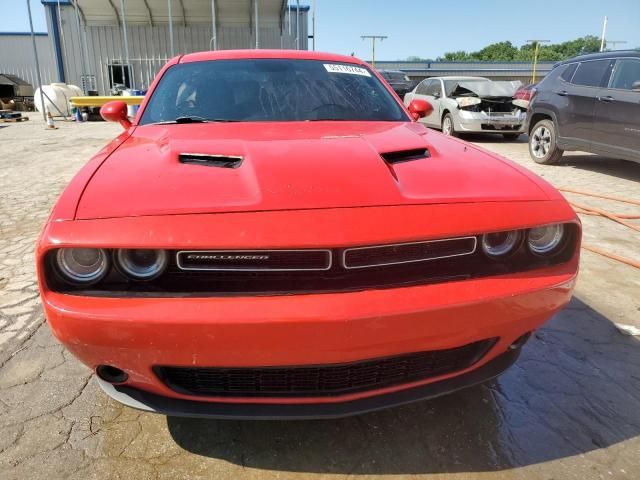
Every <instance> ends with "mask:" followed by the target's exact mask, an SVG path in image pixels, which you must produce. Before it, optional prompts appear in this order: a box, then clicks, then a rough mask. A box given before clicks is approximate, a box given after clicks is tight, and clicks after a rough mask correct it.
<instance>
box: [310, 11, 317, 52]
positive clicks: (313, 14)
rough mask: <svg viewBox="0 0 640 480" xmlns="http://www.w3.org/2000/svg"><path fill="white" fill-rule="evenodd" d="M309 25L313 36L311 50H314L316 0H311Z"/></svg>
mask: <svg viewBox="0 0 640 480" xmlns="http://www.w3.org/2000/svg"><path fill="white" fill-rule="evenodd" d="M311 27H312V28H313V38H312V39H311V44H312V45H313V51H314V52H315V51H316V0H313V10H312V12H311Z"/></svg>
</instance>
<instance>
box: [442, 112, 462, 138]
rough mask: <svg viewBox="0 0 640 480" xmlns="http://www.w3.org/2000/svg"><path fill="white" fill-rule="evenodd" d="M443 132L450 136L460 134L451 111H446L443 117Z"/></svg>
mask: <svg viewBox="0 0 640 480" xmlns="http://www.w3.org/2000/svg"><path fill="white" fill-rule="evenodd" d="M442 133H444V134H445V135H448V136H450V137H457V136H458V132H456V127H455V124H454V123H453V116H452V115H451V114H450V113H446V114H445V116H444V117H442Z"/></svg>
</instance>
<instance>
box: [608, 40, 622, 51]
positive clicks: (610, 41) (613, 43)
mask: <svg viewBox="0 0 640 480" xmlns="http://www.w3.org/2000/svg"><path fill="white" fill-rule="evenodd" d="M604 43H605V47H608V46H609V45H611V50H615V46H616V45H620V44H623V43H627V41H626V40H606V41H605V42H604Z"/></svg>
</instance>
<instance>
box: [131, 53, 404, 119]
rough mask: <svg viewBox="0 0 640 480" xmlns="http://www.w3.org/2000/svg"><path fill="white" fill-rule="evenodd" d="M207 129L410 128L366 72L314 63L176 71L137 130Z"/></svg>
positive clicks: (213, 65)
mask: <svg viewBox="0 0 640 480" xmlns="http://www.w3.org/2000/svg"><path fill="white" fill-rule="evenodd" d="M178 118H202V119H207V120H210V121H241V122H261V121H280V122H287V121H305V120H309V121H315V120H362V121H407V120H408V117H407V115H406V113H405V112H404V110H403V109H402V107H401V106H400V105H399V104H398V102H396V101H395V100H394V98H393V96H392V94H391V93H390V92H389V91H388V90H387V89H386V88H385V87H384V86H383V85H382V83H381V82H380V81H379V80H378V79H377V78H376V77H375V76H374V75H373V74H372V73H371V71H370V70H369V69H368V68H365V67H362V66H359V65H352V64H342V63H333V62H329V61H326V62H324V61H316V60H290V59H247V60H216V61H205V62H194V63H184V64H178V65H174V66H173V67H171V68H169V69H168V70H167V72H166V73H165V74H164V75H163V77H162V79H161V80H160V82H159V83H158V86H157V87H156V89H155V91H154V92H153V94H152V96H151V98H150V99H149V103H148V104H147V107H146V108H145V110H144V114H143V116H142V119H141V121H140V124H141V125H144V124H149V123H158V122H174V121H175V120H176V119H178Z"/></svg>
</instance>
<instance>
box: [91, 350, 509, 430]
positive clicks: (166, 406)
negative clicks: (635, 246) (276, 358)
mask: <svg viewBox="0 0 640 480" xmlns="http://www.w3.org/2000/svg"><path fill="white" fill-rule="evenodd" d="M520 351H521V350H520V349H517V350H508V351H506V352H505V353H503V354H501V355H499V356H498V357H496V358H494V359H493V360H491V361H489V362H488V363H486V364H485V365H483V366H481V367H479V368H476V369H475V370H471V371H470V372H467V373H464V374H461V375H457V376H455V377H451V378H448V379H445V380H441V381H439V382H434V383H429V384H427V385H422V386H420V387H415V388H408V389H405V390H400V391H397V392H392V393H386V394H383V395H376V396H372V397H366V398H361V399H358V400H351V401H348V402H337V403H316V404H259V403H218V402H198V401H195V400H182V399H175V398H169V397H163V396H160V395H155V394H153V393H149V392H145V391H142V390H137V389H135V388H131V387H127V386H124V385H111V384H109V383H107V382H105V381H103V380H100V379H98V384H99V385H100V387H101V388H102V389H103V390H104V391H105V393H106V394H107V395H109V396H110V397H111V398H113V399H115V400H117V401H119V402H120V403H123V404H124V405H127V406H129V407H132V408H137V409H139V410H144V411H147V412H154V413H160V414H163V415H168V416H175V417H200V418H219V419H236V420H284V419H286V420H305V419H330V418H340V417H348V416H351V415H360V414H363V413H367V412H372V411H375V410H382V409H385V408H390V407H395V406H399V405H404V404H407V403H412V402H416V401H419V400H425V399H427V398H434V397H439V396H442V395H446V394H449V393H452V392H455V391H456V390H460V389H462V388H467V387H471V386H473V385H477V384H479V383H483V382H486V381H487V380H490V379H492V378H494V377H497V376H498V375H500V374H501V373H502V372H503V371H505V370H506V369H507V368H509V367H510V366H511V365H513V363H514V362H515V361H516V360H517V359H518V356H519V355H520Z"/></svg>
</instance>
